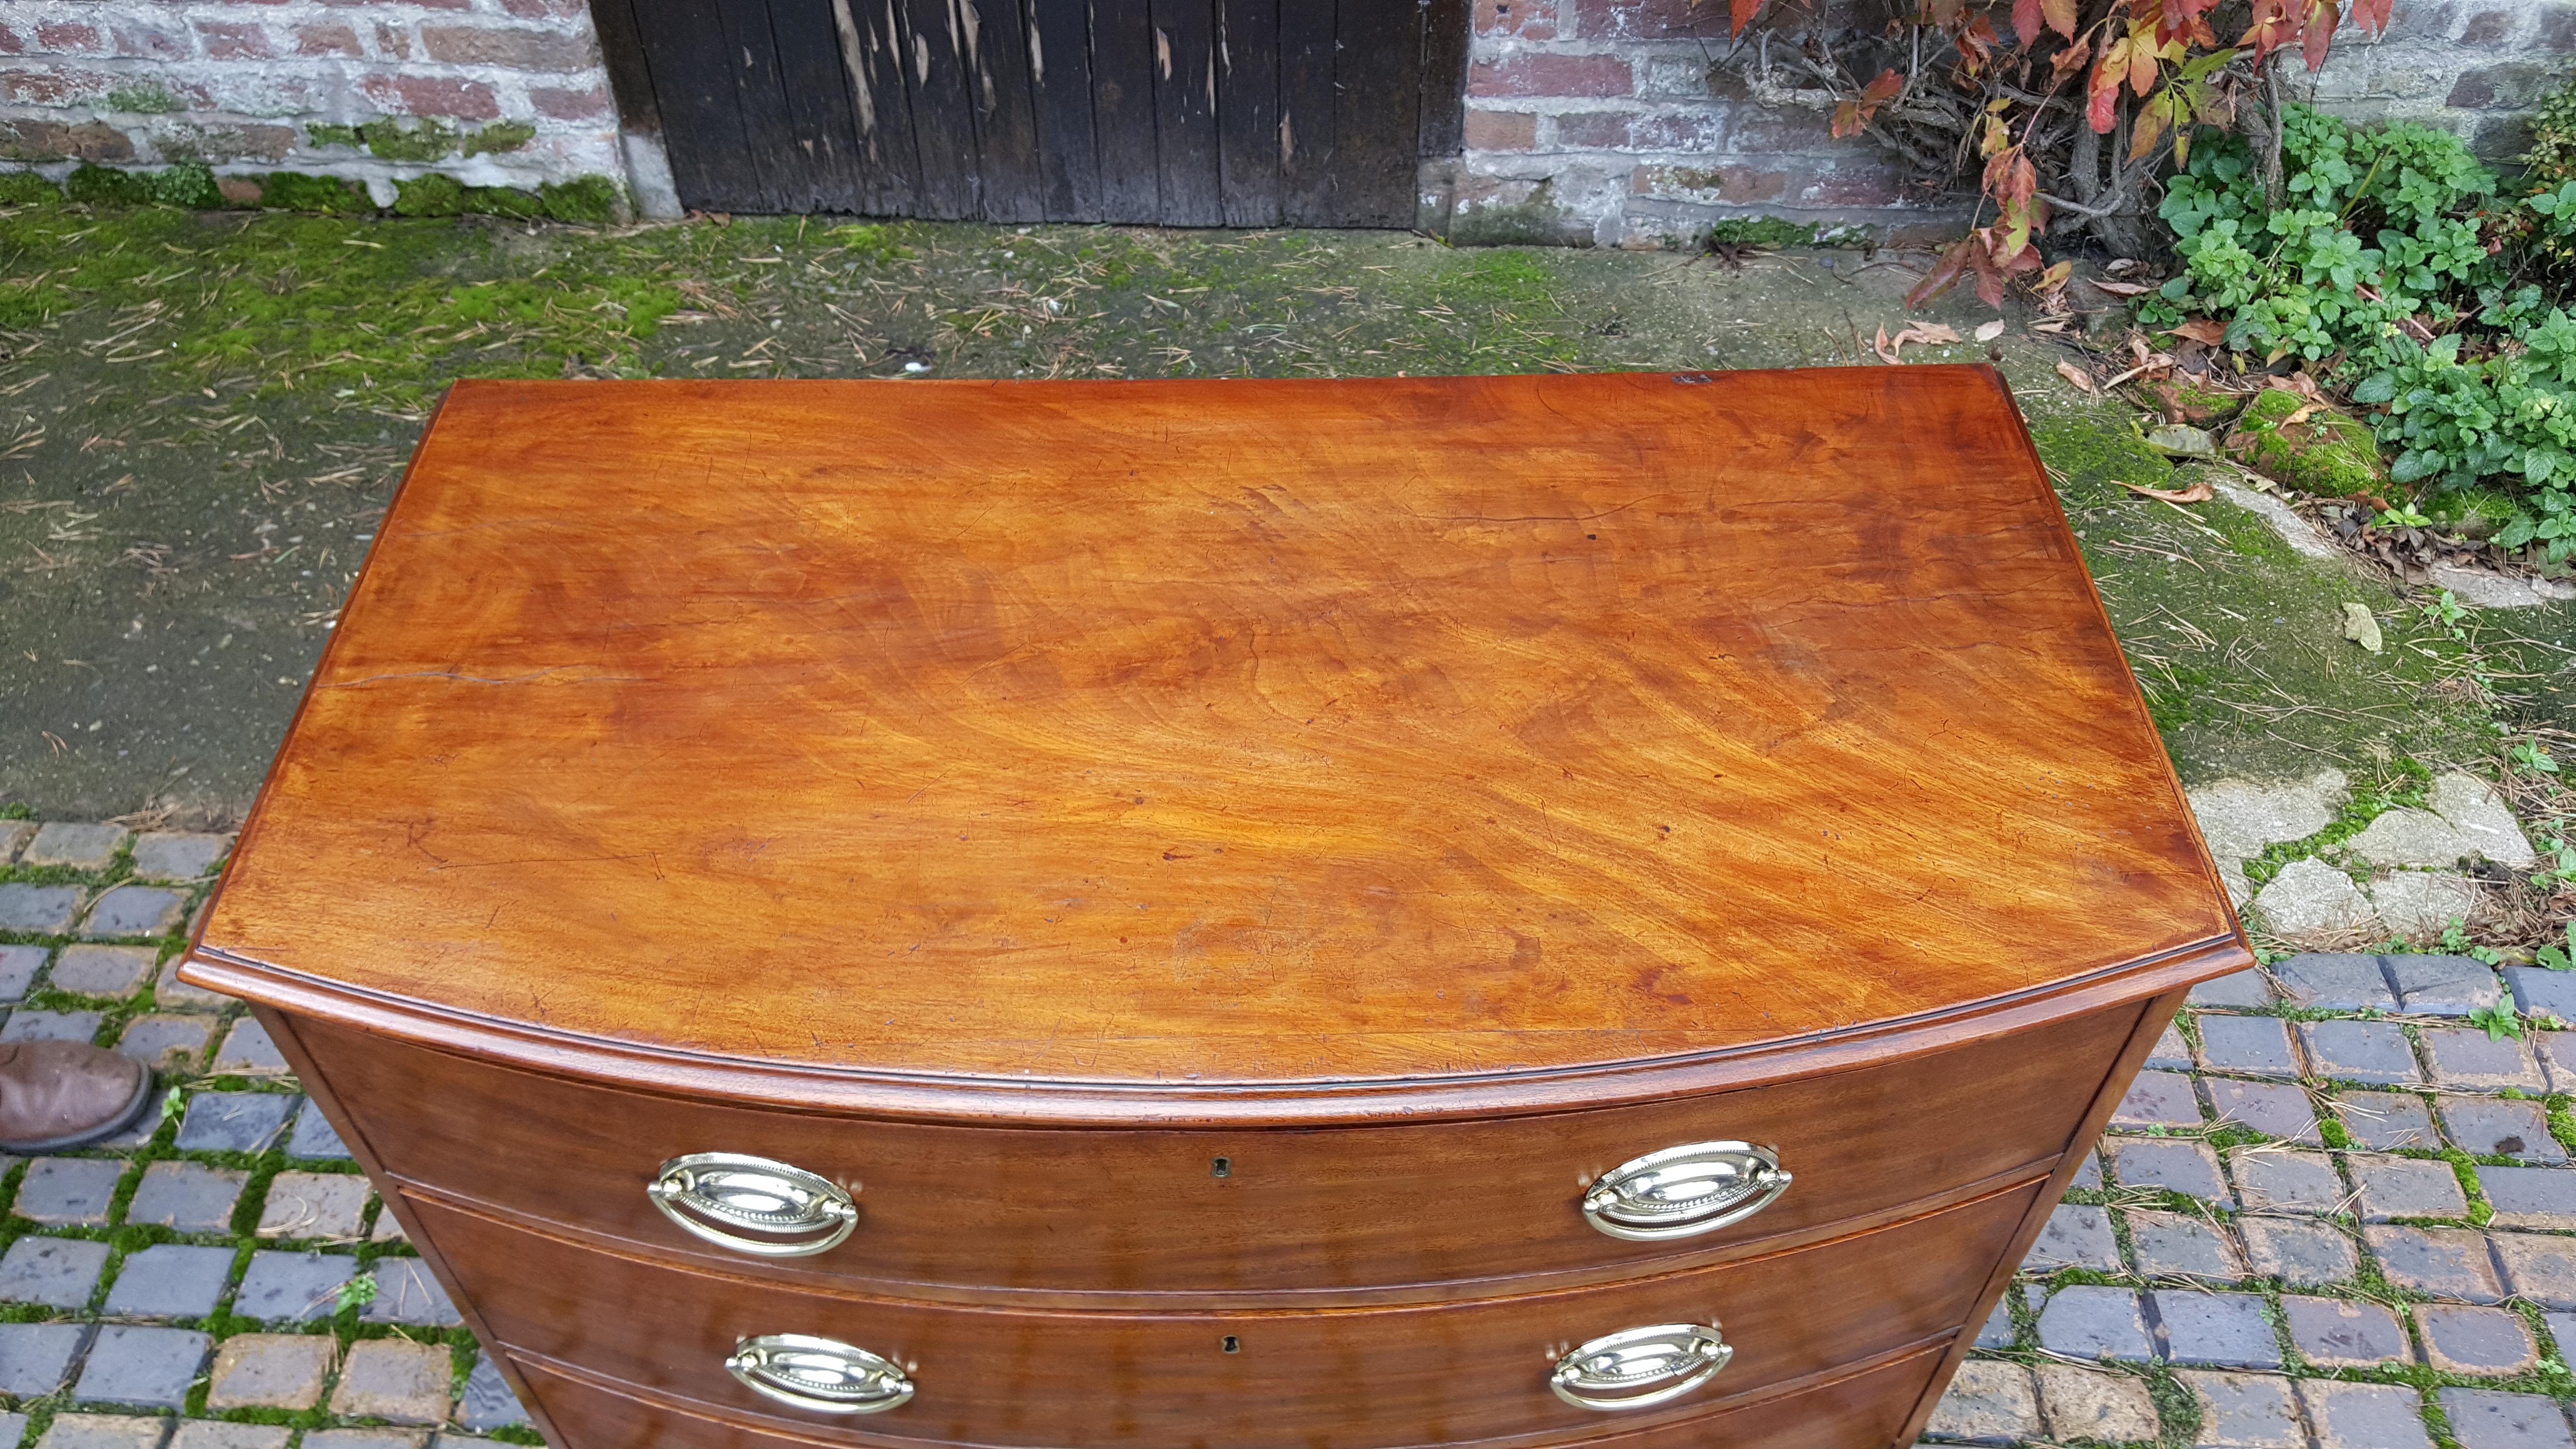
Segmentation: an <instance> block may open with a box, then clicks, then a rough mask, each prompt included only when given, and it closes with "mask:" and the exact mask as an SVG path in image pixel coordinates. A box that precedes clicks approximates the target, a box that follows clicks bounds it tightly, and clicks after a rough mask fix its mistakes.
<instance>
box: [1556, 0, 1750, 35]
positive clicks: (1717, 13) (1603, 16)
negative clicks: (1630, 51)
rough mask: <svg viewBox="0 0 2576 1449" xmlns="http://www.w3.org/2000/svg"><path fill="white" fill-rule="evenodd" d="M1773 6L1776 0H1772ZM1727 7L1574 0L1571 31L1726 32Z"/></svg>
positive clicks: (1678, 1) (1655, 0) (1679, 1)
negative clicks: (1572, 29)
mask: <svg viewBox="0 0 2576 1449" xmlns="http://www.w3.org/2000/svg"><path fill="white" fill-rule="evenodd" d="M1772 3H1773V4H1774V5H1775V6H1776V5H1778V4H1779V3H1780V0H1772ZM1727 15H1728V7H1727V6H1726V5H1725V4H1724V3H1722V0H1721V3H1708V0H1703V3H1701V4H1698V5H1693V4H1691V0H1575V7H1574V33H1575V34H1577V35H1580V36H1582V37H1583V38H1584V39H1586V40H1680V39H1686V38H1689V37H1691V36H1702V37H1706V36H1722V35H1724V34H1726V25H1727Z"/></svg>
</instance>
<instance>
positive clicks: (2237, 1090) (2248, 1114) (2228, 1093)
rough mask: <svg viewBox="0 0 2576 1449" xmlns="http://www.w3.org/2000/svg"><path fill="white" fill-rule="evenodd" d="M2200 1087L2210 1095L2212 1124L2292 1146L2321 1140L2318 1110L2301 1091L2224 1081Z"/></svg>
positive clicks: (2218, 1079)
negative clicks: (2253, 1133)
mask: <svg viewBox="0 0 2576 1449" xmlns="http://www.w3.org/2000/svg"><path fill="white" fill-rule="evenodd" d="M2201 1086H2202V1087H2203V1088H2205V1089H2206V1090H2207V1091H2208V1093H2209V1112H2210V1120H2211V1121H2213V1122H2216V1123H2218V1124H2220V1125H2222V1126H2233V1127H2243V1128H2245V1129H2247V1130H2248V1131H2253V1132H2260V1133H2262V1134H2263V1135H2264V1136H2266V1137H2281V1138H2286V1139H2288V1140H2290V1141H2293V1142H2308V1143H2314V1142H2317V1141H2319V1140H2320V1139H2319V1138H2318V1136H2317V1114H2316V1109H2315V1108H2314V1107H2313V1106H2311V1105H2309V1102H2308V1094H2307V1092H2306V1091H2305V1090H2303V1089H2301V1088H2299V1087H2295V1086H2291V1085H2289V1084H2287V1083H2273V1082H2237V1081H2230V1080H2228V1079H2226V1078H2224V1077H2203V1078H2201Z"/></svg>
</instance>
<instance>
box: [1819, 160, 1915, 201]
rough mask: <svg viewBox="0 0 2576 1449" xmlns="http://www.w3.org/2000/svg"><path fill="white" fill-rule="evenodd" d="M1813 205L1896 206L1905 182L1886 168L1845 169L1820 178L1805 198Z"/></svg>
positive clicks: (1901, 197)
mask: <svg viewBox="0 0 2576 1449" xmlns="http://www.w3.org/2000/svg"><path fill="white" fill-rule="evenodd" d="M1803 199H1804V200H1805V202H1806V204H1807V205H1809V206H1896V205H1900V204H1902V203H1903V202H1904V200H1905V191H1904V187H1903V183H1902V182H1901V181H1900V179H1899V178H1898V177H1897V175H1896V173H1895V171H1894V170H1893V169H1892V168H1889V167H1885V166H1870V165H1860V166H1841V167H1836V168H1835V169H1833V170H1831V171H1827V172H1824V173H1822V174H1820V175H1819V176H1817V178H1816V180H1815V182H1814V184H1813V185H1810V186H1809V187H1808V188H1807V192H1806V195H1805V197H1804V198H1803Z"/></svg>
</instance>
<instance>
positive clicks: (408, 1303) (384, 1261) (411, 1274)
mask: <svg viewBox="0 0 2576 1449" xmlns="http://www.w3.org/2000/svg"><path fill="white" fill-rule="evenodd" d="M2113 1261H2115V1262H2116V1261H2117V1259H2114V1260H2113ZM358 1317H359V1319H360V1320H361V1321H363V1322H367V1323H419V1324H434V1325H436V1326H437V1327H440V1328H454V1327H456V1326H457V1325H458V1324H460V1323H463V1322H464V1321H465V1318H464V1316H463V1315H462V1314H460V1313H458V1312H457V1311H456V1305H455V1303H453V1302H451V1301H450V1300H449V1299H448V1296H447V1290H446V1289H444V1288H441V1287H439V1286H438V1280H437V1279H436V1278H433V1277H431V1276H430V1273H429V1268H428V1266H427V1265H426V1264H424V1263H422V1262H421V1261H420V1259H418V1258H378V1259H377V1260H376V1296H375V1300H374V1301H373V1302H371V1303H369V1304H368V1305H367V1306H366V1307H365V1308H364V1309H362V1310H361V1311H360V1312H359V1314H358Z"/></svg>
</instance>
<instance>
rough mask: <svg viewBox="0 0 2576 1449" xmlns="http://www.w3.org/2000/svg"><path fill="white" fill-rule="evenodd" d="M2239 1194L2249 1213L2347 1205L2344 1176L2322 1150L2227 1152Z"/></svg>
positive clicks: (2335, 1208) (2318, 1209) (2334, 1208)
mask: <svg viewBox="0 0 2576 1449" xmlns="http://www.w3.org/2000/svg"><path fill="white" fill-rule="evenodd" d="M2227 1165H2228V1166H2229V1167H2230V1168H2232V1169H2234V1170H2235V1173H2236V1196H2237V1198H2238V1200H2239V1201H2241V1202H2243V1203H2244V1204H2245V1209H2246V1211H2248V1212H2275V1213H2283V1212H2288V1213H2332V1212H2339V1211H2341V1210H2342V1208H2343V1205H2344V1196H2345V1194H2344V1186H2343V1179H2342V1178H2340V1177H2337V1176H2335V1170H2334V1162H2333V1160H2332V1159H2331V1158H2329V1157H2327V1156H2326V1155H2325V1154H2324V1153H2322V1152H2296V1151H2289V1150H2285V1149H2282V1148H2278V1147H2238V1148H2234V1149H2232V1150H2230V1151H2229V1152H2228V1154H2227Z"/></svg>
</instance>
